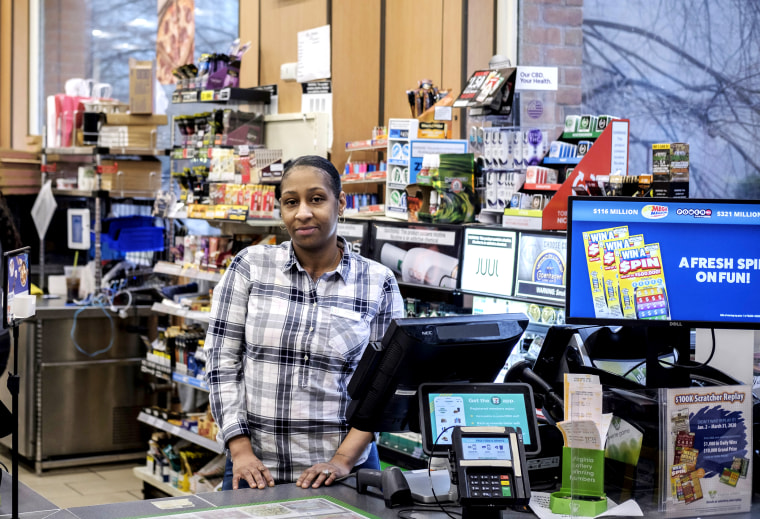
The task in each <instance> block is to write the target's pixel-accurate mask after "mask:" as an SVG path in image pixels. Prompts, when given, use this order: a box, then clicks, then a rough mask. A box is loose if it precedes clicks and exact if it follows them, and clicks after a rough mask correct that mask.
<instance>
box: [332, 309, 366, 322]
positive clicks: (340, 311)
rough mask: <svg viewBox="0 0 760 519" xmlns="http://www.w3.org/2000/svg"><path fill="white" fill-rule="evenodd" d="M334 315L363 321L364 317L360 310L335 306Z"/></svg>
mask: <svg viewBox="0 0 760 519" xmlns="http://www.w3.org/2000/svg"><path fill="white" fill-rule="evenodd" d="M332 315H337V316H338V317H345V318H346V319H351V320H352V321H361V318H362V315H361V314H360V313H359V312H354V311H353V310H346V309H345V308H333V309H332Z"/></svg>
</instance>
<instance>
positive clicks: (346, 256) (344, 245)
mask: <svg viewBox="0 0 760 519" xmlns="http://www.w3.org/2000/svg"><path fill="white" fill-rule="evenodd" d="M283 245H286V247H287V251H288V258H287V259H286V260H285V263H284V264H283V265H282V271H283V272H286V271H288V270H290V269H292V268H294V267H295V268H297V269H298V270H299V271H301V272H306V270H305V269H304V268H303V267H302V266H301V263H300V262H299V261H298V258H297V257H296V253H295V251H294V250H293V242H292V241H286V242H283ZM338 247H340V248H341V249H343V257H342V258H341V260H340V263H339V264H338V268H337V269H336V273H337V274H338V275H339V276H340V277H341V278H343V281H344V282H347V281H348V275H349V273H350V272H351V254H350V252H349V251H350V250H351V248H350V246H349V245H348V241H346V239H345V238H344V237H343V236H338Z"/></svg>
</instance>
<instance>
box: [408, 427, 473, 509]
mask: <svg viewBox="0 0 760 519" xmlns="http://www.w3.org/2000/svg"><path fill="white" fill-rule="evenodd" d="M454 427H456V426H455V425H450V426H449V427H446V428H445V429H443V430H442V431H441V432H440V433H439V434H438V436H437V437H436V439H435V441H434V442H433V451H435V447H436V446H437V445H438V440H440V439H441V437H442V436H443V435H444V433H446V431H450V430H451V429H453V428H454ZM432 466H433V456H430V457H429V458H428V467H427V472H428V479H429V480H430V490H431V492H432V493H433V499H435V504H436V505H438V508H440V510H441V512H443V513H444V514H446V515H447V516H449V517H451V518H452V519H456V517H455V516H454V515H452V514H451V513H449V511H448V510H446V508H445V507H444V506H443V503H441V502H440V501H439V500H438V495H437V494H436V493H435V485H434V484H433V476H432V474H431V473H430V472H431V468H432ZM433 508H434V507H433ZM455 513H456V512H455ZM458 515H460V516H461V514H458ZM399 517H401V516H399Z"/></svg>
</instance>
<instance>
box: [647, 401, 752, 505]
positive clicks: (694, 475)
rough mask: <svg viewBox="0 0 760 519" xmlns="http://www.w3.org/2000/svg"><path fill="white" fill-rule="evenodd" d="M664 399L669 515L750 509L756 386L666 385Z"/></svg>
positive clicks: (665, 494) (663, 477)
mask: <svg viewBox="0 0 760 519" xmlns="http://www.w3.org/2000/svg"><path fill="white" fill-rule="evenodd" d="M660 399H661V406H660V425H661V426H660V444H661V445H660V451H661V452H662V454H663V456H664V459H663V463H662V466H661V471H662V472H661V478H660V479H661V496H662V498H661V503H660V505H661V508H662V510H664V511H665V512H666V515H667V517H685V516H688V517H696V516H699V515H721V516H726V515H728V514H731V513H736V512H748V511H749V509H750V505H751V502H752V463H751V460H752V453H753V450H752V392H751V388H750V387H749V386H719V387H700V388H696V387H690V388H677V389H662V390H661V391H660Z"/></svg>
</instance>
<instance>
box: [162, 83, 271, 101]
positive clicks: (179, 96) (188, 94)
mask: <svg viewBox="0 0 760 519" xmlns="http://www.w3.org/2000/svg"><path fill="white" fill-rule="evenodd" d="M270 99H271V93H270V92H269V91H267V90H258V89H255V88H232V87H227V88H222V89H219V90H213V89H212V90H179V91H177V90H175V91H174V93H173V94H172V103H174V104H182V103H225V102H230V101H238V102H243V103H266V104H269V102H270Z"/></svg>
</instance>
